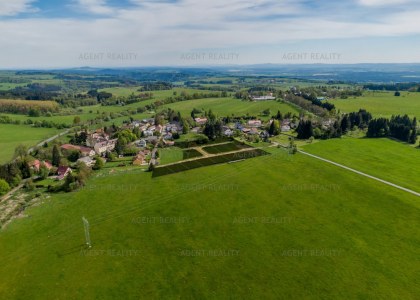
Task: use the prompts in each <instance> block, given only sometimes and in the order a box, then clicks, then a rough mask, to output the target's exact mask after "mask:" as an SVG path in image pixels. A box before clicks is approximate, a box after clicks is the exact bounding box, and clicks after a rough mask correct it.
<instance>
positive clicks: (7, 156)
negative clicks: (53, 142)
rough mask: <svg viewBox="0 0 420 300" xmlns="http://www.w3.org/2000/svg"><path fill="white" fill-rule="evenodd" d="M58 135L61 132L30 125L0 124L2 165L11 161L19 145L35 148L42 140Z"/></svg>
mask: <svg viewBox="0 0 420 300" xmlns="http://www.w3.org/2000/svg"><path fill="white" fill-rule="evenodd" d="M57 133H59V130H57V129H54V128H33V127H31V126H28V125H14V124H0V163H4V162H7V161H9V160H11V159H12V156H13V153H14V151H15V148H16V147H17V146H18V145H20V144H23V145H25V146H28V147H31V146H35V145H36V144H37V143H39V142H41V141H42V140H44V139H47V138H49V137H51V136H53V135H55V134H57Z"/></svg>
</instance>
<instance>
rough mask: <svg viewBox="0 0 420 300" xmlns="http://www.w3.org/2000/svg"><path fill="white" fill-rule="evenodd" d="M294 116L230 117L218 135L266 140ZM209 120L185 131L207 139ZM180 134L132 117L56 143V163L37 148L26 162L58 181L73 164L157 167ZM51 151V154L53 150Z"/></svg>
mask: <svg viewBox="0 0 420 300" xmlns="http://www.w3.org/2000/svg"><path fill="white" fill-rule="evenodd" d="M289 117H291V116H289ZM296 119H297V118H296V116H293V118H290V119H289V118H285V119H282V120H280V121H278V120H275V119H274V118H273V119H270V120H268V121H263V120H261V119H258V118H255V119H249V120H230V122H229V123H227V122H226V123H224V124H223V125H222V128H221V137H220V138H221V139H224V140H226V141H228V140H233V139H234V138H240V139H242V140H245V141H247V142H254V143H255V142H257V143H258V142H259V141H266V142H267V141H269V138H270V136H272V134H270V127H272V123H273V122H277V123H278V127H279V128H278V130H279V132H283V133H288V132H290V131H291V130H292V129H295V128H296V127H297V125H298V122H297V121H296ZM208 122H209V120H208V118H207V117H206V116H199V117H195V118H194V119H193V123H192V124H191V125H190V126H189V128H188V133H187V135H188V136H191V137H192V138H191V140H192V141H194V137H200V138H206V136H205V135H204V134H203V132H204V131H205V127H206V124H207V123H208ZM182 136H185V130H184V128H183V125H182V124H181V122H179V121H171V122H169V121H166V122H163V124H156V120H155V118H148V119H142V120H131V121H130V122H127V123H125V124H123V125H122V126H121V127H116V126H113V127H103V128H99V129H96V130H93V131H91V130H87V129H85V130H80V131H78V132H76V133H75V134H74V137H73V138H71V139H70V140H69V141H68V142H67V143H62V144H59V145H55V147H57V148H58V150H59V151H58V152H59V154H57V155H59V157H60V159H59V160H58V162H59V163H58V164H57V159H56V163H55V164H54V163H53V162H52V161H51V159H41V158H42V157H43V156H44V157H47V156H48V155H39V153H41V154H42V151H40V152H39V153H38V154H37V155H34V157H35V159H34V160H33V161H31V162H29V167H30V168H31V169H32V171H33V173H34V174H38V173H40V171H41V167H42V168H46V169H47V170H48V172H49V178H53V179H55V180H57V181H61V180H64V179H65V178H66V177H67V176H68V175H69V174H72V172H73V171H74V169H75V168H76V166H77V165H80V164H81V163H82V164H84V165H85V166H86V167H88V168H90V169H100V168H102V166H103V165H104V164H106V163H108V162H112V161H118V160H124V161H125V162H127V161H129V162H130V165H133V166H143V167H146V168H147V167H150V165H153V166H157V165H159V164H160V155H159V152H158V151H159V149H161V148H170V147H174V146H175V147H176V146H177V140H179V139H180V138H181V137H182ZM206 142H207V141H205V142H204V143H206ZM51 151H52V156H54V150H53V149H52V150H51ZM50 156H51V155H50ZM52 160H54V158H53V159H52ZM98 160H99V162H98ZM126 165H127V164H121V165H117V166H126Z"/></svg>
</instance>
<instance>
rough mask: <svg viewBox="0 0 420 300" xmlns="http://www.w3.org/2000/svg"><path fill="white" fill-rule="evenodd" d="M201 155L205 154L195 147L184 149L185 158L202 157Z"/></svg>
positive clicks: (183, 156)
mask: <svg viewBox="0 0 420 300" xmlns="http://www.w3.org/2000/svg"><path fill="white" fill-rule="evenodd" d="M200 156H203V155H202V154H201V153H200V152H198V151H197V150H195V149H185V150H184V151H183V155H182V158H183V159H191V158H196V157H200Z"/></svg>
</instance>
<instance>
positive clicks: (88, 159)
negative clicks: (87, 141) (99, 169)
mask: <svg viewBox="0 0 420 300" xmlns="http://www.w3.org/2000/svg"><path fill="white" fill-rule="evenodd" d="M77 161H78V162H82V163H84V164H85V165H86V166H88V167H92V166H93V165H94V164H95V160H94V159H92V157H89V156H85V157H82V158H79V159H78V160H77Z"/></svg>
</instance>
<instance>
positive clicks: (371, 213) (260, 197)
mask: <svg viewBox="0 0 420 300" xmlns="http://www.w3.org/2000/svg"><path fill="white" fill-rule="evenodd" d="M270 152H272V155H267V156H262V157H257V158H254V159H250V160H245V161H242V162H238V163H234V164H223V165H215V166H209V167H206V168H200V169H195V170H190V171H186V172H182V173H178V174H173V175H170V176H162V177H156V178H152V175H151V173H149V172H143V171H142V170H134V169H133V170H131V171H128V170H127V172H124V171H119V172H118V171H117V172H118V173H116V174H113V175H111V174H110V175H108V174H105V170H104V171H102V172H103V173H98V174H97V176H95V177H93V178H91V179H90V180H89V182H88V185H87V186H86V188H84V189H82V190H80V191H77V192H75V193H70V194H58V195H54V196H52V197H51V198H50V199H45V200H44V201H43V202H44V203H43V204H41V205H38V206H34V207H32V208H29V209H28V210H27V211H26V212H25V215H26V216H28V217H26V218H25V217H24V218H20V219H17V220H15V221H14V222H13V223H11V224H9V225H8V226H7V227H6V228H4V229H3V230H2V231H1V234H0V253H2V255H1V256H0V265H1V268H0V276H1V278H2V280H1V281H0V297H1V298H4V299H11V298H15V299H17V298H18V299H28V298H30V299H45V298H50V299H51V298H67V297H71V298H79V299H80V298H84V299H89V298H97V297H100V298H101V299H113V298H116V297H118V295H125V297H126V298H136V299H138V298H166V299H174V298H207V297H208V291H212V292H211V293H212V297H213V298H216V299H226V298H242V299H245V298H261V297H262V296H263V297H264V298H266V299H274V298H279V297H282V298H288V299H291V298H295V299H302V298H309V297H313V295H318V297H319V298H322V299H332V298H336V299H337V298H341V299H343V298H346V299H351V298H365V299H381V298H389V299H415V298H416V297H417V295H418V294H419V293H420V288H419V286H418V285H416V284H413V283H415V282H416V280H417V278H418V265H417V264H415V263H413V262H415V261H416V260H417V258H418V247H419V243H420V240H419V236H418V234H417V233H418V227H419V226H420V221H419V218H418V215H419V209H420V204H419V202H418V198H417V197H415V196H412V195H409V194H407V193H404V192H401V191H399V190H396V189H394V188H392V187H389V186H386V185H381V184H378V183H377V182H376V181H372V180H370V179H366V178H363V177H360V176H358V175H357V174H353V173H351V172H348V171H346V170H342V169H339V168H336V167H335V166H331V165H328V164H325V163H323V162H321V161H318V160H314V159H311V158H309V157H305V156H303V155H299V154H297V155H295V156H290V155H287V154H285V152H284V151H283V150H282V149H276V148H271V149H270ZM102 175H104V176H102ZM314 179H316V180H314ZM82 216H85V217H86V218H87V219H88V220H89V222H90V224H91V231H90V235H91V240H92V245H93V247H92V248H91V249H90V250H88V249H86V248H85V247H84V246H83V244H84V232H83V224H82V221H81V218H82ZM396 258H397V259H396ZM192 270H193V271H192ZM361 274H363V276H361ZM401 274H405V276H401ZM22 278H24V280H22ZM233 280H234V282H235V284H232V282H233ZM349 285H351V287H352V288H349Z"/></svg>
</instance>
